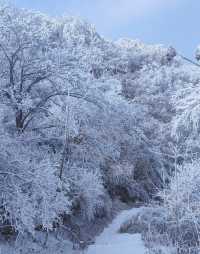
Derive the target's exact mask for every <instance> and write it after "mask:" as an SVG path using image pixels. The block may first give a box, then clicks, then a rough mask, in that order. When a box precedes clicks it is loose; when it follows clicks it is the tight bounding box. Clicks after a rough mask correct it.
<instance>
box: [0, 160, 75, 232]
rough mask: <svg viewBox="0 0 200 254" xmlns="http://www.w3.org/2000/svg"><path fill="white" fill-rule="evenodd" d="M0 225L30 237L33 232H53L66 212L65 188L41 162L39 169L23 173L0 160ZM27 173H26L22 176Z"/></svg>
mask: <svg viewBox="0 0 200 254" xmlns="http://www.w3.org/2000/svg"><path fill="white" fill-rule="evenodd" d="M0 160H1V161H0V163H1V174H0V189H1V224H2V227H3V226H4V224H5V223H6V224H9V225H10V226H11V227H12V228H13V230H15V231H16V232H20V233H25V232H29V233H31V234H34V230H35V229H36V228H38V227H39V228H41V229H44V230H53V228H54V227H55V226H56V225H57V224H59V223H60V222H61V221H60V219H61V217H60V216H61V215H63V214H65V213H66V214H67V213H69V212H70V201H69V199H68V197H67V192H66V190H67V188H68V187H67V185H65V189H63V185H62V183H61V181H60V179H59V178H58V177H57V176H56V175H55V172H54V171H53V170H52V168H51V167H50V166H49V165H48V164H46V163H45V161H43V162H42V163H41V164H39V165H37V166H39V168H37V169H36V170H34V171H32V172H30V171H29V170H28V169H25V170H24V171H23V172H22V170H21V169H20V168H17V167H16V166H14V165H9V164H7V162H6V161H5V160H4V159H2V158H1V159H0ZM26 170H27V172H26Z"/></svg>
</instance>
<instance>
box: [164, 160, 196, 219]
mask: <svg viewBox="0 0 200 254" xmlns="http://www.w3.org/2000/svg"><path fill="white" fill-rule="evenodd" d="M199 169H200V163H199V161H194V162H192V163H186V164H185V165H183V166H180V167H178V168H177V171H178V172H177V175H175V176H174V177H173V178H172V179H171V182H170V186H169V189H168V190H164V191H163V192H162V197H163V199H164V201H165V205H166V207H168V209H169V212H170V213H171V215H172V216H173V217H174V216H176V213H177V209H178V213H179V217H180V220H184V219H186V218H187V219H190V220H192V219H195V220H196V219H197V218H198V217H199V215H200V214H199V207H200V198H199V191H200V189H199V188H200V187H199V186H200V170H199Z"/></svg>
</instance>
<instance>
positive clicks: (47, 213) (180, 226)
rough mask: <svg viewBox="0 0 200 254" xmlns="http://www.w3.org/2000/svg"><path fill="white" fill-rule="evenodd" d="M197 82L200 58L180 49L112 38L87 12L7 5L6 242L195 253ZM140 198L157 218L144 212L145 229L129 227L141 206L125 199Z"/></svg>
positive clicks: (0, 15) (0, 210) (1, 217)
mask: <svg viewBox="0 0 200 254" xmlns="http://www.w3.org/2000/svg"><path fill="white" fill-rule="evenodd" d="M197 59H198V50H197ZM199 89H200V68H199V65H198V64H197V63H195V62H193V61H189V60H188V59H186V58H184V57H182V56H180V55H179V54H178V53H177V51H176V50H175V49H174V48H173V47H168V48H167V47H164V46H162V45H145V44H143V43H142V42H140V41H138V40H131V39H120V40H118V41H114V42H112V41H108V40H105V39H104V38H102V37H101V36H100V35H99V34H98V33H97V31H96V30H95V28H94V27H93V26H91V25H90V24H88V23H87V22H85V21H83V20H81V19H78V18H75V17H68V16H64V17H60V18H53V17H49V16H46V15H44V14H41V13H36V12H32V11H28V10H24V9H23V10H21V9H18V8H16V7H14V6H10V5H8V6H7V5H5V6H4V5H1V7H0V139H1V142H0V193H1V196H0V203H1V204H0V236H1V237H0V240H1V243H2V246H4V247H5V248H7V249H8V250H7V252H8V253H9V248H10V249H11V252H13V248H14V249H15V253H16V254H17V253H22V254H25V253H46V252H47V251H50V250H52V249H53V250H54V254H57V253H58V254H59V253H62V251H63V250H65V249H66V248H67V249H71V251H73V252H80V251H82V250H80V249H82V248H83V249H84V248H85V251H86V253H89V254H95V253H97V254H99V253H105V254H106V253H110V254H111V253H113V254H117V253H119V252H120V249H121V248H123V249H124V250H126V252H124V253H126V254H128V253H131V251H132V250H135V251H136V250H137V253H138V254H143V253H145V248H148V251H149V249H150V247H149V246H151V243H154V245H155V244H157V245H161V246H164V247H165V246H166V245H168V244H170V245H171V246H173V247H174V248H175V249H176V251H177V253H178V254H179V253H187V251H193V252H191V253H197V252H195V251H198V248H199V247H198V246H199V229H200V224H199V223H200V220H199V218H200V216H199V215H200V214H199V205H200V203H199V201H200V200H199V179H200V177H199V176H200V174H199V172H200V171H199V170H200V165H199V157H200V149H199V147H200V146H199V144H200V140H199V131H200V128H199V123H200V117H199V108H200V106H199V105H200V104H199ZM115 202H118V204H120V205H119V206H120V207H119V209H118V211H120V213H118V214H119V215H116V213H115ZM136 202H140V204H142V205H148V206H151V208H152V207H153V208H152V209H153V211H155V213H156V215H155V214H154V215H155V218H154V217H153V218H154V219H155V221H151V219H150V218H146V217H145V216H146V215H144V216H143V217H142V218H143V219H144V221H143V220H141V221H136V222H134V223H136V224H137V225H138V223H139V222H140V223H141V224H139V225H140V226H141V230H139V231H141V232H140V233H137V234H128V233H126V232H124V234H119V233H118V229H119V228H120V226H121V224H123V223H125V221H127V220H129V219H130V218H129V217H134V216H133V215H134V214H135V212H137V211H140V209H138V210H137V209H135V208H133V209H131V210H128V211H124V212H122V211H121V210H122V209H123V205H122V204H124V205H125V206H126V207H130V206H132V207H134V206H135V203H136ZM157 205H159V207H160V208H161V210H162V213H161V214H160V213H158V214H157V208H156V207H157ZM147 214H148V213H147ZM154 215H152V216H154ZM157 215H158V216H157ZM114 217H115V218H114ZM136 217H137V216H136ZM113 218H114V220H113V222H112V223H111V221H112V219H113ZM137 218H139V217H137ZM150 221H151V223H152V224H153V225H154V226H153V229H152V230H153V231H152V232H151V234H152V235H153V236H155V238H156V239H152V238H151V241H149V240H148V239H149V238H148V237H149V227H148V226H147V225H149V224H151V223H150ZM109 222H110V223H111V224H110V225H108V224H109ZM107 225H108V226H107ZM132 226H133V225H132V224H131V227H132ZM134 226H135V224H134ZM134 226H133V227H134ZM104 227H105V229H104ZM103 229H104V230H103ZM102 231H103V232H102ZM133 231H134V230H133ZM147 231H148V232H147ZM100 232H102V233H101V234H100ZM147 233H148V234H147ZM97 235H99V236H98V237H97ZM141 236H142V237H141ZM147 236H148V237H147ZM147 238H148V239H147ZM94 241H95V244H92V243H94ZM150 242H151V243H150ZM88 245H90V246H89V248H88V249H87V247H88ZM30 246H31V247H30ZM58 246H59V247H58ZM66 246H67V247H66ZM73 246H74V249H75V248H76V250H72V247H73ZM144 246H146V247H144ZM4 247H2V248H4ZM45 251H46V252H45ZM155 251H157V250H155ZM181 251H182V252H181ZM3 252H4V253H6V251H3ZM48 253H49V252H48ZM152 253H153V252H152ZM154 253H156V252H154ZM6 254H7V253H6Z"/></svg>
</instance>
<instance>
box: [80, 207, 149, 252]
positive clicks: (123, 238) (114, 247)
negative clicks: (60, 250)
mask: <svg viewBox="0 0 200 254" xmlns="http://www.w3.org/2000/svg"><path fill="white" fill-rule="evenodd" d="M139 209H140V208H132V209H131V210H127V211H123V212H121V213H120V214H119V215H118V216H117V217H116V218H115V219H114V220H113V222H112V223H111V224H110V225H109V226H108V227H107V228H105V229H104V231H103V232H102V233H101V234H100V235H99V236H98V237H97V238H96V240H95V244H94V245H91V246H89V248H88V250H87V251H86V252H85V253H86V254H121V253H122V251H123V253H124V254H133V253H136V254H145V252H146V249H145V247H144V244H143V242H142V240H141V235H140V234H120V233H118V231H119V229H120V226H121V225H122V224H123V222H125V221H127V220H128V219H130V218H131V217H132V216H133V215H135V214H137V213H138V212H139Z"/></svg>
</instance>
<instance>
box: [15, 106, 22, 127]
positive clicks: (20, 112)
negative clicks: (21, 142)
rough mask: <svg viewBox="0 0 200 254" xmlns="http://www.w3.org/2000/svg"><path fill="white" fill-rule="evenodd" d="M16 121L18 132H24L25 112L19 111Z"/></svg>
mask: <svg viewBox="0 0 200 254" xmlns="http://www.w3.org/2000/svg"><path fill="white" fill-rule="evenodd" d="M15 120H16V128H17V130H19V131H22V130H23V127H24V121H23V112H22V110H21V109H20V110H18V111H17V113H16V119H15Z"/></svg>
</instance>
